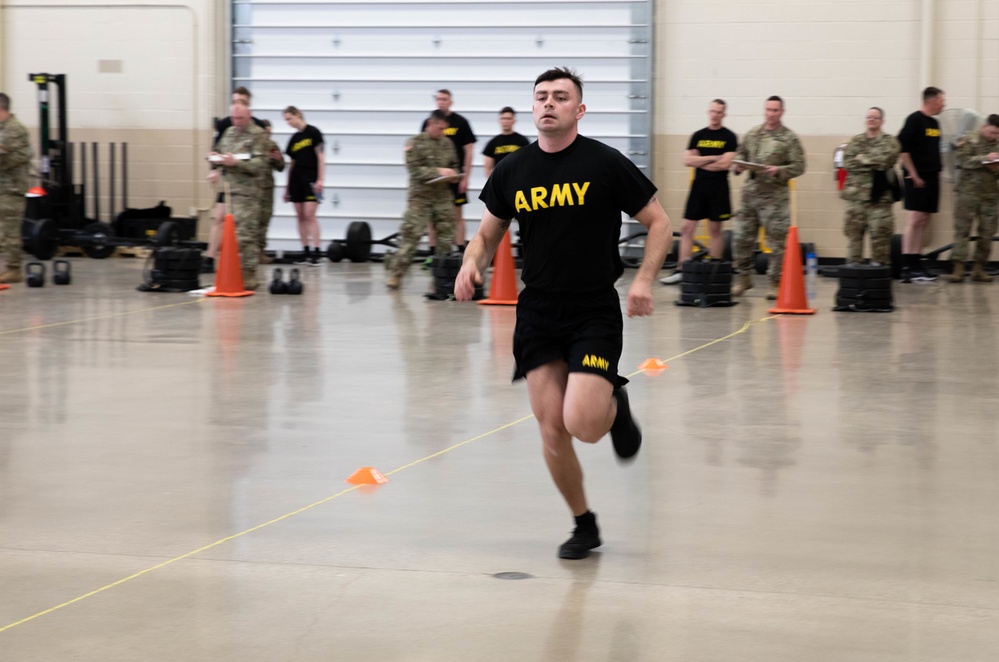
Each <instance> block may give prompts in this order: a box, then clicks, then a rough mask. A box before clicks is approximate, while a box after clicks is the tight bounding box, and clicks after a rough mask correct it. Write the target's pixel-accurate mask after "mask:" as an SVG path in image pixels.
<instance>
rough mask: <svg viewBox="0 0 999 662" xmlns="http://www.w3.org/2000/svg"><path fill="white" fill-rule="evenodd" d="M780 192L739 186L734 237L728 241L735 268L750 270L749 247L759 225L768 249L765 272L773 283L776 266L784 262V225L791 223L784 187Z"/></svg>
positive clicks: (777, 275) (776, 276)
mask: <svg viewBox="0 0 999 662" xmlns="http://www.w3.org/2000/svg"><path fill="white" fill-rule="evenodd" d="M782 193H783V195H772V194H767V195H759V194H757V193H755V192H748V193H747V192H746V191H745V189H743V192H742V204H741V206H740V208H739V220H738V221H737V222H736V225H735V237H734V240H733V243H732V254H733V257H734V258H735V267H736V271H737V272H739V273H741V274H749V273H752V272H753V249H754V247H755V246H756V238H757V236H758V235H759V233H760V226H761V225H762V226H763V229H764V231H765V232H766V233H767V236H766V242H767V246H769V247H770V250H771V251H772V252H771V253H770V266H769V267H768V268H767V276H768V277H769V278H770V282H771V283H773V284H774V285H777V284H779V283H780V270H781V266H783V263H784V242H785V240H786V239H787V231H788V228H790V227H791V210H790V207H789V205H788V196H787V191H786V190H785V191H783V192H782Z"/></svg>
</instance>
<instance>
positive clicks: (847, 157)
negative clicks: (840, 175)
mask: <svg viewBox="0 0 999 662" xmlns="http://www.w3.org/2000/svg"><path fill="white" fill-rule="evenodd" d="M843 169H844V170H846V171H847V172H862V171H864V170H868V169H869V168H868V160H867V157H866V155H864V154H861V152H860V146H859V144H858V141H857V140H851V141H850V142H848V143H847V144H846V149H845V150H843Z"/></svg>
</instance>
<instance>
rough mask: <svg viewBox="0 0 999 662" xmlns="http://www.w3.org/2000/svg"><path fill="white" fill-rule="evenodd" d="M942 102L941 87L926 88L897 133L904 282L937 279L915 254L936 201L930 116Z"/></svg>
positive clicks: (934, 127)
mask: <svg viewBox="0 0 999 662" xmlns="http://www.w3.org/2000/svg"><path fill="white" fill-rule="evenodd" d="M946 102H947V99H946V97H945V96H944V91H943V90H941V89H939V88H936V87H927V88H926V89H925V90H923V105H922V107H921V108H920V109H919V110H917V111H916V112H914V113H912V114H911V115H909V116H908V117H907V118H906V119H905V125H904V126H903V127H902V130H901V131H900V132H899V134H898V142H899V143H901V145H902V152H901V153H900V154H899V155H898V156H899V159H898V160H899V162H900V163H901V164H902V168H903V169H904V170H905V208H906V209H908V210H909V218H908V219H907V220H906V223H905V232H903V234H902V281H903V282H906V283H910V282H916V283H920V282H932V281H934V280H936V279H937V277H936V276H933V275H930V274H929V273H928V272H927V271H926V270H925V269H924V268H923V266H922V264H920V261H919V256H920V254H921V253H922V252H923V233H924V232H925V230H926V228H928V227H929V225H930V216H932V215H933V214H935V213H937V204H938V202H939V200H940V170H942V164H941V161H940V124H939V123H938V122H937V120H936V119H935V118H934V115H939V114H940V112H941V111H942V110H943V109H944V106H946V105H947V103H946Z"/></svg>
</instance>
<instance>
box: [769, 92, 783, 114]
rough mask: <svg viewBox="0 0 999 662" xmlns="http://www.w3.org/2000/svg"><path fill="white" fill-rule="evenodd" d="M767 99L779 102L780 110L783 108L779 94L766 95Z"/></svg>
mask: <svg viewBox="0 0 999 662" xmlns="http://www.w3.org/2000/svg"><path fill="white" fill-rule="evenodd" d="M767 101H776V102H777V103H779V104H780V109H781V110H784V100H783V99H781V98H780V97H779V96H777V95H776V94H773V95H771V96H769V97H767Z"/></svg>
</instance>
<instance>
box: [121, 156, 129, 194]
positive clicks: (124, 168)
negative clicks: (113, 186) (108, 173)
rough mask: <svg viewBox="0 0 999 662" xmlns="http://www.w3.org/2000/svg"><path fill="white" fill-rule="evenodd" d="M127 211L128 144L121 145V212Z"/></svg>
mask: <svg viewBox="0 0 999 662" xmlns="http://www.w3.org/2000/svg"><path fill="white" fill-rule="evenodd" d="M126 209H128V143H122V144H121V210H122V211H125V210H126Z"/></svg>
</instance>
